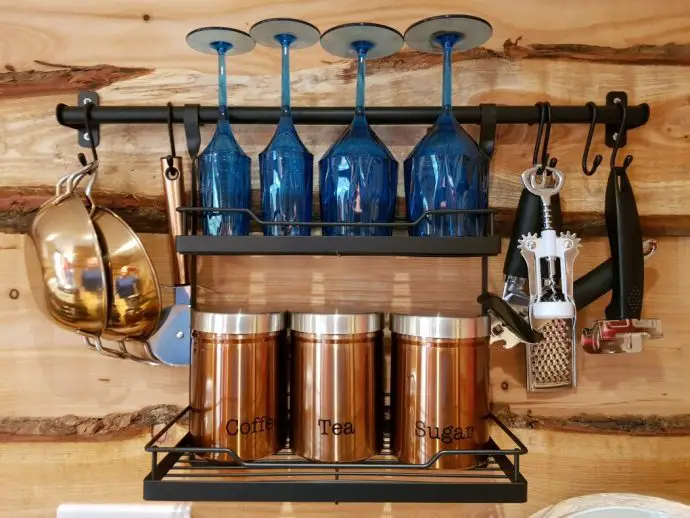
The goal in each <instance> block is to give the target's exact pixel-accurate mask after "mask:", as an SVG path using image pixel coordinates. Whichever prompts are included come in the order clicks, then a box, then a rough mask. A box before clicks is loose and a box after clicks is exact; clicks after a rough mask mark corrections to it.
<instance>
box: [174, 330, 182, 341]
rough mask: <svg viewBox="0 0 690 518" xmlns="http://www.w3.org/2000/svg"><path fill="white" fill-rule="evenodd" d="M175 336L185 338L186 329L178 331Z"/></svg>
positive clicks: (180, 338)
mask: <svg viewBox="0 0 690 518" xmlns="http://www.w3.org/2000/svg"><path fill="white" fill-rule="evenodd" d="M175 338H177V339H178V340H182V339H183V338H184V331H178V332H177V333H175Z"/></svg>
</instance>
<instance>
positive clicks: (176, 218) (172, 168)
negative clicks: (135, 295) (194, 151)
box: [161, 156, 189, 286]
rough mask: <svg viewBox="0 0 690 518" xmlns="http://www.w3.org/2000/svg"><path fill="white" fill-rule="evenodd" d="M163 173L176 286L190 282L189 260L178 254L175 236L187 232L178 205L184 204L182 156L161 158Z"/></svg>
mask: <svg viewBox="0 0 690 518" xmlns="http://www.w3.org/2000/svg"><path fill="white" fill-rule="evenodd" d="M161 173H162V177H163V191H164V192H165V210H166V213H167V216H168V229H169V233H170V253H171V254H172V257H173V263H172V274H173V283H174V284H175V285H176V286H184V285H187V284H189V268H188V261H187V258H186V256H184V255H182V254H178V253H177V250H176V248H175V238H176V237H177V236H182V235H184V234H185V224H184V223H185V220H184V214H182V213H181V212H178V211H177V208H178V207H182V206H183V205H184V180H183V172H182V158H181V157H179V156H167V157H163V158H161Z"/></svg>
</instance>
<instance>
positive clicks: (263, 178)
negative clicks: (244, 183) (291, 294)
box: [249, 18, 321, 236]
mask: <svg viewBox="0 0 690 518" xmlns="http://www.w3.org/2000/svg"><path fill="white" fill-rule="evenodd" d="M249 33H250V34H251V36H252V38H254V41H256V42H257V43H259V44H261V45H265V46H267V47H272V48H280V49H281V50H282V74H281V75H282V77H281V79H282V102H281V113H280V120H279V121H278V127H277V128H276V131H275V134H274V135H273V139H271V142H270V143H269V144H268V146H267V147H266V149H264V150H263V151H262V152H261V153H260V154H259V171H260V182H261V209H262V212H263V219H264V221H269V222H294V221H298V222H299V221H303V222H309V221H311V210H312V185H313V182H314V155H312V154H311V153H310V152H309V150H308V149H307V148H306V146H305V145H304V144H303V143H302V141H301V140H300V138H299V135H298V134H297V130H296V129H295V125H294V124H293V121H292V112H291V109H290V50H291V49H304V48H307V47H311V46H312V45H314V44H315V43H317V42H318V41H319V38H320V37H321V33H320V32H319V30H318V29H317V28H316V27H314V26H313V25H311V24H309V23H306V22H303V21H300V20H293V19H291V18H273V19H270V20H263V21H260V22H258V23H256V24H255V25H254V26H253V27H252V28H251V30H250V31H249ZM309 234H310V228H309V227H307V226H299V225H297V226H294V225H266V226H265V227H264V235H266V236H308V235H309Z"/></svg>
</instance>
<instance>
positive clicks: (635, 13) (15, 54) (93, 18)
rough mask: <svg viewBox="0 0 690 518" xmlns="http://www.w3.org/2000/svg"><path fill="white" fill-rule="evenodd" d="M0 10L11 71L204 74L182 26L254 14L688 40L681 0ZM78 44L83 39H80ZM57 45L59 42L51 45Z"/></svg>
mask: <svg viewBox="0 0 690 518" xmlns="http://www.w3.org/2000/svg"><path fill="white" fill-rule="evenodd" d="M0 9H1V11H2V20H3V21H2V29H3V30H2V31H1V32H2V34H4V35H5V36H4V37H5V38H7V41H8V42H11V43H12V44H11V45H10V46H9V50H8V51H7V52H6V53H4V55H3V59H4V60H5V62H6V64H10V65H12V66H13V67H14V68H16V69H17V70H24V69H28V68H30V67H32V66H33V60H35V59H42V60H45V61H49V62H56V63H70V64H72V63H78V64H87V65H88V64H92V65H95V64H100V63H117V64H118V65H119V66H128V67H154V68H164V67H167V68H173V67H190V68H193V67H194V68H199V67H200V68H203V69H204V70H206V71H207V72H213V71H214V63H213V59H212V58H211V59H204V58H203V57H202V56H200V55H199V54H197V53H195V52H193V51H192V50H190V49H189V48H188V47H187V45H186V44H185V41H184V35H185V34H186V33H187V32H188V31H190V30H192V29H195V28H197V27H202V26H205V25H218V24H219V23H225V24H229V25H231V26H233V27H236V28H238V29H243V30H248V29H249V28H250V27H251V25H252V24H254V23H255V22H257V21H259V20H261V19H264V18H270V17H275V16H287V15H289V16H292V17H296V18H303V19H306V20H308V21H309V22H311V23H313V24H315V25H316V26H317V27H319V28H320V29H321V31H322V32H323V31H325V30H327V29H328V28H330V27H332V26H334V25H337V24H340V23H347V22H353V21H360V20H361V21H372V22H378V23H385V24H389V25H391V26H393V27H395V28H396V29H398V30H399V31H401V32H402V31H404V30H405V29H406V28H407V27H408V26H409V25H411V24H412V23H414V22H416V21H418V20H420V19H422V18H426V17H428V16H434V15H440V14H447V13H448V12H460V13H468V14H473V15H476V16H481V17H483V18H486V19H488V20H490V22H491V24H492V26H493V28H494V36H493V37H492V38H491V40H489V42H487V44H486V45H485V46H486V47H487V48H489V49H494V50H501V49H502V46H503V43H504V42H505V41H506V40H507V39H509V38H510V39H512V40H513V41H514V40H516V39H517V38H520V37H522V39H521V41H520V43H521V44H522V45H525V46H528V45H533V44H535V43H539V44H545V45H550V44H564V43H567V44H583V45H592V46H604V47H614V48H616V47H621V46H634V45H641V44H645V45H665V44H667V43H669V42H674V43H678V44H682V43H688V37H687V26H688V21H689V18H690V14H688V9H687V5H685V3H684V2H683V1H682V0H671V1H669V2H666V3H665V4H664V9H663V10H659V9H658V8H656V6H654V4H650V3H649V2H645V0H615V1H610V2H597V1H595V0H585V1H582V2H579V3H578V5H577V8H574V7H573V6H572V4H571V3H570V2H568V1H567V0H556V1H553V2H549V3H548V4H547V5H544V4H543V3H542V2H539V0H528V1H526V2H521V3H519V4H517V3H515V2H513V1H511V0H496V1H493V2H489V3H487V2H482V1H481V0H459V1H457V2H454V3H453V4H452V5H449V3H448V2H447V0H433V1H430V2H425V3H423V4H420V3H419V2H417V3H415V2H412V1H411V0H404V1H399V0H373V1H368V2H361V1H360V2H357V1H355V2H344V1H334V2H329V4H328V5H327V6H326V5H324V4H323V3H322V2H321V1H320V0H305V1H303V2H299V3H297V2H290V3H289V4H288V5H286V4H285V3H282V2H276V1H275V0H261V1H254V0H238V1H235V2H233V3H232V4H228V3H227V2H223V1H221V0H212V1H209V2H205V3H204V4H203V5H194V6H190V5H189V4H187V3H185V2H184V1H183V0H171V1H169V2H166V3H165V4H161V3H160V2H157V1H155V0H150V1H148V2H145V3H140V2H132V1H129V0H119V1H117V2H110V3H105V4H103V3H101V4H98V5H91V6H82V5H79V7H78V8H75V5H74V3H73V2H72V1H71V0H57V1H54V2H50V3H49V4H46V3H45V2H42V1H40V0H32V1H29V2H23V3H22V4H21V5H20V6H18V5H14V4H11V3H9V2H7V1H5V2H3V4H1V5H0ZM145 15H147V17H146V16H145ZM220 20H225V22H221V21H220ZM84 41H89V42H90V44H88V45H85V44H84ZM57 42H59V43H60V45H55V43H57ZM622 43H623V45H622ZM336 59H337V58H334V57H333V56H330V55H328V54H327V53H326V52H324V51H323V50H322V49H321V48H320V47H319V46H315V47H313V48H310V49H306V50H304V51H300V52H295V53H294V57H293V58H292V62H293V66H294V67H295V68H296V69H302V68H305V67H312V66H314V64H315V63H320V62H322V61H331V62H332V61H335V60H336ZM279 61H280V57H279V53H278V52H275V51H274V50H272V49H265V48H259V47H257V49H256V50H254V51H253V52H252V53H250V54H248V55H245V56H239V57H237V58H233V60H232V63H233V64H232V66H233V67H241V68H244V67H248V68H249V69H251V70H253V73H270V72H272V71H273V70H278V67H279Z"/></svg>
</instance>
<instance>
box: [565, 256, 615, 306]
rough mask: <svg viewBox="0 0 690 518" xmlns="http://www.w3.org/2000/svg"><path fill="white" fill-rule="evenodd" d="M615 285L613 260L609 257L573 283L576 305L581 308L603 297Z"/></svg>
mask: <svg viewBox="0 0 690 518" xmlns="http://www.w3.org/2000/svg"><path fill="white" fill-rule="evenodd" d="M612 287H613V261H612V260H611V259H610V258H609V259H607V260H606V261H604V262H603V263H601V264H600V265H599V266H597V267H596V268H594V269H593V270H591V271H589V272H587V273H586V274H584V275H583V276H582V277H580V278H579V279H577V280H576V281H575V282H574V283H573V299H575V307H576V308H577V309H578V310H580V309H582V308H585V307H587V306H589V305H590V304H591V303H592V302H594V301H595V300H597V299H598V298H599V297H602V296H604V295H605V294H606V292H608V291H610V290H611V289H612Z"/></svg>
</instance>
